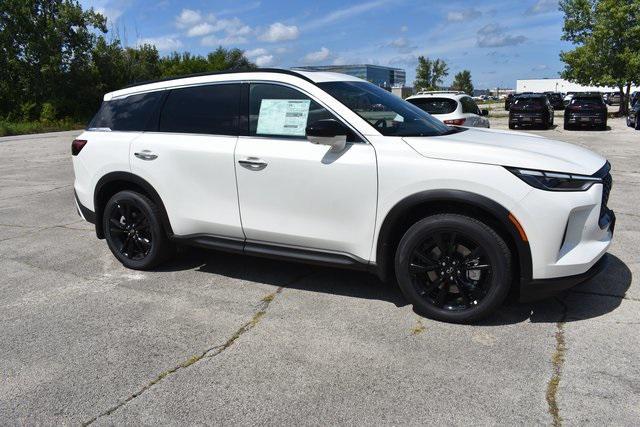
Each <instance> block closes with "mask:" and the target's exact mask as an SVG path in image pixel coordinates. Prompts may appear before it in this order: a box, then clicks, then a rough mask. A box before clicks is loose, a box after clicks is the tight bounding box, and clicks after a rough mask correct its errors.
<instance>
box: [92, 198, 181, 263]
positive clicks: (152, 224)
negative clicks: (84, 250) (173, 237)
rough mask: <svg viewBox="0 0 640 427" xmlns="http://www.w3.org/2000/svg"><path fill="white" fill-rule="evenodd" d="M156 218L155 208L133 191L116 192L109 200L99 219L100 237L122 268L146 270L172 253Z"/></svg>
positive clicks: (158, 216)
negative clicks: (102, 230)
mask: <svg viewBox="0 0 640 427" xmlns="http://www.w3.org/2000/svg"><path fill="white" fill-rule="evenodd" d="M160 218H161V216H160V210H159V209H158V207H157V206H156V204H155V203H154V202H153V201H151V200H150V199H149V198H148V197H146V196H144V195H142V194H139V193H136V192H134V191H128V190H127V191H120V192H119V193H116V194H115V195H114V196H113V197H111V199H109V201H108V202H107V204H106V205H105V208H104V214H103V218H102V220H103V227H104V234H105V239H106V241H107V245H108V246H109V249H110V250H111V252H112V253H113V255H114V256H115V257H116V258H117V259H118V261H120V262H121V263H122V265H124V266H125V267H127V268H131V269H133V270H149V269H152V268H153V267H156V266H158V265H159V264H160V263H162V262H164V261H165V260H167V259H168V258H169V257H170V256H171V255H172V254H173V253H174V249H175V248H174V246H173V245H172V244H171V242H170V241H169V239H168V237H167V234H166V232H165V230H164V227H163V226H162V223H161V221H160Z"/></svg>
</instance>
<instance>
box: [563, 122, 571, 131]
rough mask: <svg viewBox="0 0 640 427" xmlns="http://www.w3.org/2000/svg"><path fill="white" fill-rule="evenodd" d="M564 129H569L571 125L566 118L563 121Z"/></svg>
mask: <svg viewBox="0 0 640 427" xmlns="http://www.w3.org/2000/svg"><path fill="white" fill-rule="evenodd" d="M564 130H571V125H569V122H567V121H566V120H565V121H564Z"/></svg>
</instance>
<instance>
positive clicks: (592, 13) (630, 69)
mask: <svg viewBox="0 0 640 427" xmlns="http://www.w3.org/2000/svg"><path fill="white" fill-rule="evenodd" d="M559 7H560V10H561V11H562V12H564V27H563V34H562V39H563V40H567V41H569V42H571V43H573V45H574V46H575V48H574V49H573V50H570V51H566V52H561V53H560V58H561V59H562V61H563V62H564V63H565V68H564V70H563V72H562V77H564V78H566V79H567V80H570V81H575V82H578V83H581V84H585V85H596V86H614V87H617V88H618V90H619V92H620V95H621V98H622V99H623V101H622V102H621V103H620V110H619V112H618V113H619V114H620V115H623V114H626V113H627V111H628V100H629V91H630V89H631V86H632V85H634V84H635V85H637V84H640V0H561V1H560V3H559Z"/></svg>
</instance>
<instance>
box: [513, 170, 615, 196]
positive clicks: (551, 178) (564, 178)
mask: <svg viewBox="0 0 640 427" xmlns="http://www.w3.org/2000/svg"><path fill="white" fill-rule="evenodd" d="M507 170H508V171H509V172H511V173H512V174H514V175H515V176H517V177H518V178H520V179H521V180H523V181H524V182H526V183H527V184H529V185H530V186H532V187H535V188H539V189H540V190H547V191H586V190H588V189H589V188H591V186H592V185H593V184H598V183H602V178H597V177H594V176H588V175H574V174H568V173H558V172H545V171H537V170H531V169H519V168H507Z"/></svg>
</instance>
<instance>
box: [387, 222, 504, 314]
mask: <svg viewBox="0 0 640 427" xmlns="http://www.w3.org/2000/svg"><path fill="white" fill-rule="evenodd" d="M452 237H453V239H452ZM450 241H453V245H452V244H450V243H449V242H450ZM440 248H443V249H440ZM476 266H477V267H479V268H478V269H474V268H470V267H476ZM461 267H462V268H461ZM480 267H481V268H480ZM395 271H396V278H397V280H398V285H399V287H400V290H401V291H402V293H403V294H404V296H405V297H406V298H407V300H409V302H411V303H412V304H413V307H414V309H415V310H416V312H418V313H420V314H422V315H424V316H426V317H430V318H433V319H436V320H442V321H445V322H452V323H468V322H473V321H476V320H479V319H482V318H484V317H486V316H489V315H490V314H492V313H494V312H495V311H496V309H497V308H498V307H499V306H500V305H501V304H502V303H503V301H504V300H505V298H506V296H507V294H508V292H509V288H510V286H511V252H510V251H509V248H508V247H507V245H506V243H505V242H504V240H503V239H502V238H501V237H500V236H499V235H498V234H497V233H496V232H495V231H494V230H493V229H492V228H490V227H488V226H487V225H486V224H484V223H482V222H480V221H478V220H476V219H474V218H471V217H468V216H464V215H459V214H438V215H433V216H429V217H427V218H424V219H422V220H420V221H418V222H417V223H415V224H414V225H413V226H412V227H411V228H409V230H407V232H406V233H405V234H404V236H403V237H402V239H401V240H400V244H399V245H398V249H397V251H396V255H395ZM445 276H448V277H445Z"/></svg>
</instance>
